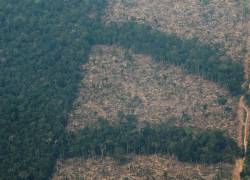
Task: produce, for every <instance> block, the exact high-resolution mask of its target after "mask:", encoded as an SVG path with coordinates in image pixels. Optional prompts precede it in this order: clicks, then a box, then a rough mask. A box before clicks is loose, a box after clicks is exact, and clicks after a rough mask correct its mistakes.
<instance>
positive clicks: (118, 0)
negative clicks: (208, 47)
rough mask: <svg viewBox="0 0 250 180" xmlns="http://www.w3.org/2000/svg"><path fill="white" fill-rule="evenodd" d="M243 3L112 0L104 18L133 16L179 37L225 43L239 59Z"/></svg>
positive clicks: (121, 19)
mask: <svg viewBox="0 0 250 180" xmlns="http://www.w3.org/2000/svg"><path fill="white" fill-rule="evenodd" d="M242 6H243V5H242V4H241V1H237V0H229V1H221V0H206V1H205V0H204V1H203V0H185V1H184V0H178V1H177V0H153V1H152V0H109V6H108V8H107V10H106V16H105V18H104V21H105V22H106V23H108V22H124V21H125V22H126V21H131V20H132V21H137V22H139V23H146V24H149V25H150V26H152V27H154V28H156V29H157V30H160V31H162V32H168V33H176V34H177V35H179V36H180V37H184V38H190V37H197V38H199V39H200V40H201V41H204V42H207V43H222V44H224V45H225V48H226V49H227V53H228V54H229V55H231V56H232V57H233V58H234V59H236V60H240V59H242V57H243V56H244V49H245V46H246V44H245V43H244V39H245V38H246V34H247V33H246V28H245V23H244V21H245V16H244V12H243V10H244V8H243V7H242Z"/></svg>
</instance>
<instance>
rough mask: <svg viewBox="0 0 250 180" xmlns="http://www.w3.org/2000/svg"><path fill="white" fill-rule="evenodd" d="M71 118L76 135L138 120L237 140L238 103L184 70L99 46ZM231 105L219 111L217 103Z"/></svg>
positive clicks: (84, 68)
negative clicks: (121, 119) (95, 126)
mask: <svg viewBox="0 0 250 180" xmlns="http://www.w3.org/2000/svg"><path fill="white" fill-rule="evenodd" d="M83 72H84V79H83V80H82V83H81V87H80V90H79V91H80V92H79V96H78V98H77V100H76V101H75V103H74V110H73V111H72V113H71V114H70V118H69V123H68V129H69V130H71V131H76V130H79V129H81V128H83V127H84V126H85V125H86V124H87V123H94V122H95V121H96V119H97V118H98V117H103V118H106V119H107V120H109V121H110V122H111V123H112V122H114V121H116V120H117V114H118V113H119V112H123V113H125V114H134V115H136V116H137V118H138V120H139V122H145V121H147V122H150V123H161V122H168V123H169V124H171V125H176V126H180V127H194V128H196V129H202V130H204V129H221V130H224V131H226V132H227V133H228V134H229V136H231V137H234V138H236V137H237V132H236V128H235V127H237V126H238V124H237V123H238V121H237V119H236V108H237V100H236V99H234V98H232V97H231V96H230V95H229V93H228V92H227V91H226V90H224V89H223V88H220V87H219V86H218V85H217V84H215V83H213V82H211V81H206V80H203V79H201V78H200V77H198V76H195V75H190V74H186V73H184V72H183V71H182V69H181V68H178V67H174V66H172V65H166V64H161V63H157V62H154V61H153V60H152V59H151V58H150V57H149V56H145V55H141V54H133V53H131V52H128V51H126V50H124V49H122V48H118V47H112V46H95V47H94V48H93V50H92V54H91V56H90V60H89V63H87V64H85V65H84V66H83ZM222 97H223V98H225V99H226V100H227V102H226V103H225V104H224V105H220V104H219V102H218V99H219V98H222Z"/></svg>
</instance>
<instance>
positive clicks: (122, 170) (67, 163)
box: [52, 155, 232, 180]
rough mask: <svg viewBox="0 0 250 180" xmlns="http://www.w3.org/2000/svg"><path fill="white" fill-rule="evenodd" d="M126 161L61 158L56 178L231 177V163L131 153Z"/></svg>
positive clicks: (198, 179)
mask: <svg viewBox="0 0 250 180" xmlns="http://www.w3.org/2000/svg"><path fill="white" fill-rule="evenodd" d="M124 161H126V162H117V161H116V160H114V159H112V158H110V157H106V158H104V159H87V160H86V159H79V158H78V159H76V158H75V159H68V160H63V161H58V163H57V167H56V168H57V172H56V173H55V174H54V176H53V178H52V179H53V180H63V179H69V180H75V179H81V178H82V179H86V180H90V179H97V180H99V179H107V180H110V179H113V180H117V179H136V180H137V179H159V180H166V179H172V180H174V179H175V180H176V179H178V180H193V179H196V180H205V179H220V180H222V179H225V180H226V179H230V176H231V174H230V169H231V168H232V165H229V164H215V165H205V164H189V163H182V162H179V161H177V160H176V159H175V158H174V157H169V156H157V155H151V156H142V155H140V156H139V155H138V156H129V157H126V159H124Z"/></svg>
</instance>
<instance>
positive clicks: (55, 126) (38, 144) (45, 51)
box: [0, 0, 242, 180]
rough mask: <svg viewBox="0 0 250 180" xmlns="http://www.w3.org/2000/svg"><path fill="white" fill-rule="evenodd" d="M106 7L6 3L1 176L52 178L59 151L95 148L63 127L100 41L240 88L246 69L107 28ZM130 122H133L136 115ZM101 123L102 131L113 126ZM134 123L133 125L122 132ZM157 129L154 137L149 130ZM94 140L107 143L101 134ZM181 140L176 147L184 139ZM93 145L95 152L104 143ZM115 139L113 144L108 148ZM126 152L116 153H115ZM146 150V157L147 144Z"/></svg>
mask: <svg viewBox="0 0 250 180" xmlns="http://www.w3.org/2000/svg"><path fill="white" fill-rule="evenodd" d="M104 9H105V0H70V1H69V0H64V1H62V0H22V1H20V0H9V1H6V0H0V127H1V128H0V137H1V138H0V179H13V180H14V179H38V180H39V179H48V178H49V176H50V175H51V174H52V172H53V167H54V164H55V161H56V159H57V158H58V156H59V155H60V153H61V155H63V153H62V152H65V153H67V154H69V155H70V154H74V153H75V154H77V155H79V154H81V152H82V151H83V152H84V151H86V149H90V147H88V145H89V146H90V144H86V145H87V146H86V147H82V146H80V145H82V143H83V142H82V141H83V138H87V137H88V136H87V135H86V136H83V137H79V136H74V135H72V136H68V135H66V133H65V126H66V124H67V117H68V113H69V112H70V111H71V108H72V102H73V101H74V98H75V95H76V93H77V87H78V83H79V80H80V79H81V78H82V77H81V74H82V72H81V68H80V67H81V64H83V63H85V62H86V60H87V57H88V54H89V50H90V48H91V46H92V45H93V44H94V43H97V42H103V43H106V44H113V43H116V44H120V45H122V46H124V47H126V48H132V49H133V50H135V51H136V52H141V53H146V54H149V55H152V56H153V57H154V58H155V59H157V60H164V61H166V62H169V63H174V64H176V65H183V66H184V67H185V68H186V69H187V70H188V71H189V72H194V73H198V74H200V75H202V76H203V77H206V78H208V79H212V80H215V81H217V82H220V83H221V84H223V85H225V86H226V87H228V88H229V89H230V90H231V91H232V92H233V93H238V92H239V91H240V88H239V84H240V83H241V81H242V77H241V75H242V74H241V73H242V68H241V66H240V65H239V64H237V63H235V62H233V61H231V60H225V61H219V57H220V53H219V52H218V51H217V50H216V49H214V48H211V47H210V46H207V45H201V44H200V42H198V41H197V40H188V41H184V40H180V39H179V38H178V37H176V36H175V35H164V34H162V33H159V32H153V31H152V30H151V29H150V28H149V27H147V26H139V25H137V24H135V23H131V24H130V23H128V24H125V25H123V26H114V25H112V26H109V27H104V26H102V25H101V23H100V17H101V15H102V12H103V10H104ZM221 56H224V54H223V53H222V54H221ZM129 119H130V120H131V122H133V119H134V117H133V116H131V117H130V118H129ZM103 123H104V124H102V125H101V127H105V126H108V127H109V125H108V124H107V123H105V122H103ZM99 125H100V124H99ZM134 126H135V124H133V123H131V124H128V123H127V124H126V126H121V127H120V128H122V130H123V129H124V128H125V127H126V128H131V127H134ZM126 128H125V129H124V132H126V133H125V134H124V135H126V137H127V139H131V138H129V137H130V136H133V135H134V134H133V132H130V131H129V132H127V131H126ZM113 129H114V128H113ZM145 130H146V129H145ZM88 131H91V132H92V131H96V129H95V128H90V129H89V130H88ZM88 131H86V129H85V130H84V131H82V132H81V133H83V135H84V132H88ZM151 131H152V133H155V130H153V129H150V128H149V133H151ZM119 132H120V131H119ZM184 132H185V131H184ZM107 133H108V132H107ZM144 133H145V132H144ZM177 133H180V134H181V133H183V132H182V130H178V131H177ZM110 136H111V135H110ZM137 136H138V135H137ZM137 136H136V137H137ZM147 136H148V135H147ZM147 136H146V137H147ZM176 136H177V135H176ZM74 137H75V138H77V139H74ZM139 137H140V136H139ZM188 137H189V136H188ZM219 137H220V136H219ZM67 138H69V141H65V139H67ZM95 138H97V139H95V141H101V142H103V141H104V139H103V137H102V136H101V134H99V136H98V137H95ZM120 138H121V140H122V141H124V142H122V141H121V142H122V143H125V144H126V143H127V141H125V139H124V138H122V137H120ZM150 138H151V136H149V137H148V139H147V140H150ZM73 139H74V142H71V141H72V140H73ZM208 139H210V135H209V138H208ZM222 139H223V138H222ZM86 140H88V139H86ZM175 140H176V143H177V144H178V141H179V139H177V138H176V139H175ZM95 141H94V142H93V144H92V145H91V148H92V146H93V145H95V144H96V143H98V142H95ZM65 142H69V143H72V145H74V146H75V147H76V148H73V147H72V148H73V150H74V151H75V150H76V149H77V148H78V147H80V149H79V148H78V149H79V150H78V151H79V152H72V153H71V152H70V150H71V149H70V148H69V147H68V146H65ZM77 142H79V143H80V144H77ZM115 142H116V141H114V142H112V141H110V142H108V143H109V146H110V147H113V146H114V145H113V144H114V143H115ZM229 142H230V141H229ZM131 143H132V144H131V145H133V143H135V142H134V141H132V140H131ZM124 146H125V145H124ZM150 146H153V147H154V145H150ZM134 147H136V146H134ZM230 147H231V146H230ZM154 148H155V147H154ZM63 149H64V150H65V151H63ZM128 150H129V151H131V152H137V151H138V152H139V150H137V151H132V150H131V149H128ZM128 150H126V151H125V149H124V148H115V151H114V153H115V154H121V153H124V151H125V153H126V152H128ZM153 150H154V151H155V149H153ZM212 150H213V148H212ZM97 151H98V150H97ZM140 151H142V152H145V153H146V152H147V153H148V147H145V146H144V149H143V150H142V149H140ZM150 151H152V150H150ZM208 151H210V149H209V150H208ZM152 152H153V151H152ZM202 152H205V149H204V150H203V151H202ZM90 153H92V151H91V152H90ZM180 153H181V152H180ZM99 154H100V153H99ZM176 155H177V156H178V157H182V158H184V157H183V155H181V154H180V155H178V154H177V153H176ZM223 157H224V156H223ZM186 158H187V157H185V158H184V160H186ZM180 159H181V158H180ZM195 160H201V161H203V160H204V158H202V157H201V156H199V158H197V159H195ZM216 160H219V159H216ZM222 160H224V159H222Z"/></svg>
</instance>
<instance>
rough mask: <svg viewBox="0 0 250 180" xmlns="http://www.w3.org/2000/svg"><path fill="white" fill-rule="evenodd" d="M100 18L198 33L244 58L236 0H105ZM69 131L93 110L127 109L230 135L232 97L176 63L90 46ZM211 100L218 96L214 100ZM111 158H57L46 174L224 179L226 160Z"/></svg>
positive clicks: (94, 114)
mask: <svg viewBox="0 0 250 180" xmlns="http://www.w3.org/2000/svg"><path fill="white" fill-rule="evenodd" d="M108 2H109V5H108V8H107V10H106V15H105V17H104V18H103V21H104V22H105V23H109V22H111V21H113V22H125V21H129V20H135V21H137V22H139V23H145V24H149V25H151V26H153V27H154V28H155V29H157V30H159V31H162V32H168V33H176V34H177V35H179V36H180V37H183V38H191V37H198V38H199V39H200V40H201V41H203V42H206V43H222V44H225V47H226V48H227V50H226V51H227V53H228V54H229V55H230V56H232V57H233V58H234V59H235V60H238V61H241V60H242V59H243V58H244V53H245V51H244V50H245V48H246V43H245V42H246V41H244V39H245V38H246V35H247V33H246V28H245V17H244V14H243V8H242V6H241V4H240V1H237V0H208V1H207V2H208V4H206V3H202V2H205V1H202V0H185V1H184V0H178V1H177V0H109V1H108ZM82 68H83V72H84V79H83V80H82V82H81V84H80V85H79V86H80V87H79V95H78V98H77V99H76V101H75V103H74V110H73V111H72V113H71V114H70V115H69V124H68V127H67V129H68V130H69V131H77V130H80V129H81V128H83V127H84V126H85V125H86V124H88V123H94V122H95V121H96V119H97V118H98V117H104V118H107V119H108V120H109V121H110V123H113V122H115V121H116V120H117V118H118V117H117V114H118V113H119V112H124V113H125V114H135V115H136V116H137V118H138V120H139V122H144V121H147V122H150V123H161V122H167V123H169V124H170V125H176V126H180V127H193V128H195V129H199V130H205V129H221V130H223V131H225V132H226V133H227V134H228V135H229V136H230V137H233V138H234V139H237V135H238V134H237V127H239V121H238V120H237V117H236V114H237V113H236V112H237V106H238V102H237V99H236V98H232V97H231V96H230V95H229V93H228V92H227V91H226V90H225V89H223V88H221V87H219V86H218V85H217V84H215V83H214V82H211V81H206V80H203V79H202V78H200V77H198V76H195V75H190V74H186V73H185V72H184V71H183V69H182V68H181V67H175V66H172V65H165V64H164V65H163V64H161V63H156V62H154V60H153V59H151V57H149V56H145V55H141V54H133V53H131V52H130V51H128V50H124V49H122V48H119V47H114V46H95V47H93V49H92V53H91V56H90V59H89V63H87V64H85V65H83V67H82ZM219 99H226V100H227V101H226V103H225V104H224V103H222V104H220V103H219V102H218V100H219ZM127 159H128V162H127V163H124V164H118V163H117V162H116V161H114V160H113V159H112V158H110V157H105V158H104V159H94V158H93V159H87V160H86V159H81V158H73V159H68V160H60V161H58V162H57V167H56V168H57V169H56V173H55V174H54V176H53V179H54V180H61V179H97V180H98V179H180V180H185V179H190V180H191V179H206V180H212V179H230V177H231V173H230V172H232V169H233V165H229V164H215V165H210V166H209V165H203V164H190V163H183V162H179V161H177V160H176V159H175V158H174V157H169V156H159V155H152V156H139V155H137V156H133V155H131V156H130V157H127Z"/></svg>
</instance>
